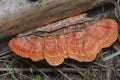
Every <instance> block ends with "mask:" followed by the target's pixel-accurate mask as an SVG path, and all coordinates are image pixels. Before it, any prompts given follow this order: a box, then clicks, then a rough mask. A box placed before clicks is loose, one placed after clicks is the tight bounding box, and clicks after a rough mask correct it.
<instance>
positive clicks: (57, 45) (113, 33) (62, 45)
mask: <svg viewBox="0 0 120 80" xmlns="http://www.w3.org/2000/svg"><path fill="white" fill-rule="evenodd" d="M88 24H89V23H87V24H86V25H88ZM80 25H81V24H78V25H76V26H74V25H73V26H69V27H68V28H66V29H62V30H58V31H56V32H53V33H57V32H66V31H70V30H74V29H75V28H76V27H77V28H79V26H80ZM117 36H118V25H117V23H116V21H114V20H112V19H102V20H100V21H99V22H96V23H94V24H92V25H89V26H88V27H86V28H84V29H82V30H80V31H75V32H71V33H67V34H61V35H59V36H57V37H55V36H44V37H40V36H36V35H29V36H24V37H18V38H14V39H12V40H10V42H9V47H10V48H11V50H12V51H13V52H15V53H16V54H17V55H19V56H21V57H24V58H30V59H31V60H32V61H40V60H43V59H45V60H47V62H48V63H49V64H50V65H53V66H57V65H60V64H61V63H62V62H63V61H64V59H66V58H71V59H75V60H78V61H80V62H91V61H93V60H94V59H95V58H96V56H97V54H98V53H99V51H100V50H101V49H102V48H105V47H109V46H110V45H112V44H113V42H115V40H116V39H117Z"/></svg>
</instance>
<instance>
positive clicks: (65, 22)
mask: <svg viewBox="0 0 120 80" xmlns="http://www.w3.org/2000/svg"><path fill="white" fill-rule="evenodd" d="M86 15H87V14H80V15H78V16H74V17H70V18H66V19H63V20H60V21H57V22H55V23H51V24H49V25H47V26H42V27H38V28H36V29H34V30H30V31H28V32H25V33H23V34H20V35H18V37H21V36H26V35H30V34H32V33H35V32H40V31H41V32H51V31H54V30H58V29H61V28H64V27H68V26H70V25H74V24H78V23H83V22H86V21H91V20H93V18H87V17H86Z"/></svg>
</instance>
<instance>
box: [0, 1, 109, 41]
mask: <svg viewBox="0 0 120 80" xmlns="http://www.w3.org/2000/svg"><path fill="white" fill-rule="evenodd" d="M5 1H6V3H5ZM0 2H1V3H0V16H1V18H0V39H3V38H5V37H8V36H11V35H16V34H19V33H21V32H24V31H26V30H29V29H33V28H35V27H40V26H43V25H46V24H49V23H51V22H53V21H56V20H59V19H63V18H66V17H70V16H74V15H78V14H79V13H82V12H84V11H87V10H89V9H92V8H93V7H96V6H98V5H101V4H103V3H106V2H108V1H106V0H43V2H41V3H39V2H31V3H30V2H27V0H4V1H0ZM12 2H13V3H14V2H16V3H14V4H12ZM3 3H4V4H3ZM6 5H7V6H6Z"/></svg>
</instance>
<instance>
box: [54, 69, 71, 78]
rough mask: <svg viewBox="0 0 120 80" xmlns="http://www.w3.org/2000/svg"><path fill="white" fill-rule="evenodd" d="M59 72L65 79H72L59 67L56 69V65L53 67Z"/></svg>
mask: <svg viewBox="0 0 120 80" xmlns="http://www.w3.org/2000/svg"><path fill="white" fill-rule="evenodd" d="M54 68H55V69H56V70H57V71H58V72H59V73H60V74H62V75H63V76H64V77H65V78H66V79H68V80H72V79H70V78H69V77H68V76H67V75H66V74H64V73H63V72H62V71H61V70H60V69H57V68H56V67H54Z"/></svg>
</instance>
